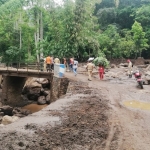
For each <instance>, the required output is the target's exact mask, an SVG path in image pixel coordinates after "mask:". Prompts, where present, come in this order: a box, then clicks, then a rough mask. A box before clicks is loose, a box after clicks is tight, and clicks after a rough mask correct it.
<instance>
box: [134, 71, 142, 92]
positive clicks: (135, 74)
mask: <svg viewBox="0 0 150 150" xmlns="http://www.w3.org/2000/svg"><path fill="white" fill-rule="evenodd" d="M133 74H134V76H135V78H136V81H137V83H138V86H139V87H140V88H141V89H143V79H142V77H141V76H142V75H141V74H140V72H139V70H136V71H135V72H134V73H133Z"/></svg>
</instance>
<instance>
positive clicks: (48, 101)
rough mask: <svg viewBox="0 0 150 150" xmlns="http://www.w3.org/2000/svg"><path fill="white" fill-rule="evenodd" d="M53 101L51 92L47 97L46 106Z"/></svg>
mask: <svg viewBox="0 0 150 150" xmlns="http://www.w3.org/2000/svg"><path fill="white" fill-rule="evenodd" d="M50 102H51V100H50V92H49V94H48V95H47V96H46V104H50Z"/></svg>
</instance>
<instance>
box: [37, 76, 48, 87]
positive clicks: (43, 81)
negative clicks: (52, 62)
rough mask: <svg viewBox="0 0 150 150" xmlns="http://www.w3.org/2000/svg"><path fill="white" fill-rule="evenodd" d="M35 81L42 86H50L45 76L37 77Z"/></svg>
mask: <svg viewBox="0 0 150 150" xmlns="http://www.w3.org/2000/svg"><path fill="white" fill-rule="evenodd" d="M36 81H37V82H38V83H39V84H41V85H42V87H43V88H46V87H50V82H49V80H48V79H46V78H38V79H37V80H36Z"/></svg>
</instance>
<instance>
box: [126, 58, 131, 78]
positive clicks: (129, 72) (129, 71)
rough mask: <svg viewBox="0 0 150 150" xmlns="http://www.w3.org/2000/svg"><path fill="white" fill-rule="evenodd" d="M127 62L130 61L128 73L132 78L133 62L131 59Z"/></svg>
mask: <svg viewBox="0 0 150 150" xmlns="http://www.w3.org/2000/svg"><path fill="white" fill-rule="evenodd" d="M127 62H128V75H129V78H132V62H131V60H130V59H128V60H127Z"/></svg>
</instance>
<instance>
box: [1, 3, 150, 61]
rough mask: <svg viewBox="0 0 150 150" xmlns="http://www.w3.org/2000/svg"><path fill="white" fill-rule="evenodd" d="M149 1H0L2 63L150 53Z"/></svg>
mask: <svg viewBox="0 0 150 150" xmlns="http://www.w3.org/2000/svg"><path fill="white" fill-rule="evenodd" d="M149 10H150V0H101V1H98V0H93V1H91V0H82V1H81V0H75V1H74V0H63V1H62V3H61V4H60V3H59V4H58V3H57V0H25V1H24V0H0V56H2V60H3V61H5V62H6V61H29V60H30V61H38V62H39V59H40V57H42V56H44V57H46V56H47V55H48V54H50V55H52V56H54V57H56V56H58V57H59V58H63V57H72V56H73V57H75V58H77V59H79V60H87V58H88V57H99V56H98V54H99V53H101V52H103V53H104V54H105V55H106V58H108V59H111V58H122V57H124V58H129V57H130V58H136V57H139V56H143V57H145V58H149V57H150V46H149V45H150V11H149Z"/></svg>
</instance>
